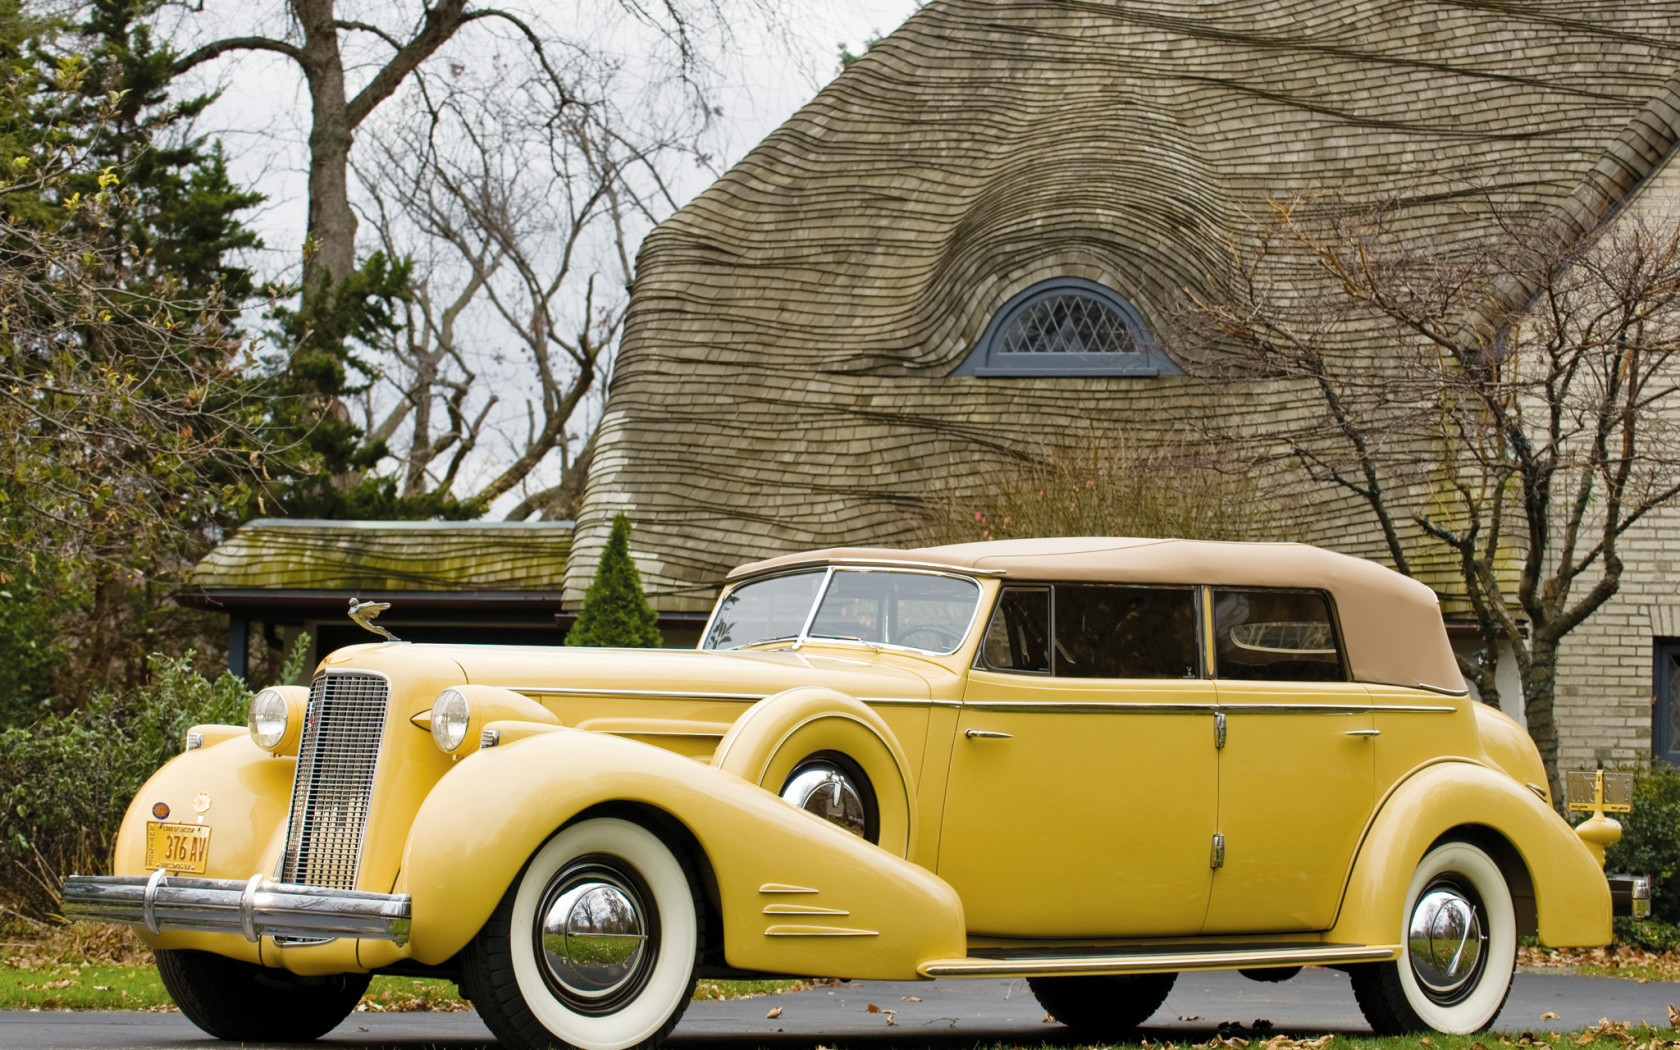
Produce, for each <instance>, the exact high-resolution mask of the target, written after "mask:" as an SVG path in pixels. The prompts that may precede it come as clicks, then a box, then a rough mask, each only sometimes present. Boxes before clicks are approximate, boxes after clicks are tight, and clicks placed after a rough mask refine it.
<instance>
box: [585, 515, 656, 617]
mask: <svg viewBox="0 0 1680 1050" xmlns="http://www.w3.org/2000/svg"><path fill="white" fill-rule="evenodd" d="M658 620H659V616H658V614H657V613H655V612H654V611H653V609H652V608H650V607H649V606H648V603H647V598H646V597H644V596H643V594H642V576H641V573H638V572H637V571H636V563H635V562H634V561H633V560H631V558H630V519H629V518H627V517H625V516H624V515H623V514H620V515H618V516H617V517H615V518H613V523H612V532H611V533H610V534H609V535H608V536H607V545H606V546H605V547H604V548H602V550H601V562H600V564H599V565H597V566H596V568H595V579H593V580H591V581H590V583H589V590H588V591H587V592H585V593H584V596H583V608H581V609H579V610H578V618H577V622H576V623H574V624H572V629H571V630H569V631H567V632H566V644H567V645H623V646H632V647H638V646H639V647H643V648H657V647H658V646H660V645H661V644H663V642H664V639H663V638H661V637H660V635H659V628H658V627H657V626H655V624H657V623H658Z"/></svg>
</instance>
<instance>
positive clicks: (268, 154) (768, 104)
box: [166, 0, 918, 277]
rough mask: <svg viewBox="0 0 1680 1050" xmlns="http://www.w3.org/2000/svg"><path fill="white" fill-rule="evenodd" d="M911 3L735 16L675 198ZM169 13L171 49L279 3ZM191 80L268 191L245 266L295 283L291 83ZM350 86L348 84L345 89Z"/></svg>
mask: <svg viewBox="0 0 1680 1050" xmlns="http://www.w3.org/2000/svg"><path fill="white" fill-rule="evenodd" d="M541 2H542V3H543V4H544V5H545V9H546V11H548V12H562V13H561V14H560V15H558V16H554V17H564V14H563V10H564V6H565V4H566V0H560V2H558V3H557V2H556V0H541ZM570 2H571V3H575V4H576V5H577V8H578V9H579V10H584V9H590V8H595V9H598V8H600V7H601V6H602V5H601V3H600V0H570ZM917 6H918V3H917V0H823V2H819V3H812V2H810V0H791V2H788V3H785V4H783V5H781V9H780V10H779V14H778V17H780V18H781V19H783V20H784V22H785V24H784V25H782V26H780V27H777V28H776V29H774V30H767V29H764V28H763V27H761V26H755V25H753V24H752V23H751V22H750V21H749V20H747V19H744V18H743V19H741V20H739V21H737V22H735V23H733V25H734V28H735V30H736V32H735V37H734V46H733V47H731V48H730V49H729V52H728V53H727V54H725V55H722V56H720V61H718V62H717V65H718V67H719V76H720V81H721V83H720V87H719V89H718V90H717V92H716V95H715V97H716V98H717V99H718V100H719V104H720V106H721V108H722V111H723V112H722V116H721V119H720V120H719V128H718V139H717V142H718V153H717V162H716V164H715V165H714V167H713V169H711V170H705V169H697V170H693V171H689V172H684V173H681V174H682V179H683V184H682V185H681V186H680V196H682V197H683V198H684V199H686V198H687V197H692V196H693V195H694V194H696V193H698V192H700V191H701V190H703V189H705V188H706V186H707V185H709V184H710V182H711V181H712V179H713V178H715V176H716V172H718V171H721V170H723V169H724V168H727V167H728V165H729V164H731V163H733V162H734V161H736V160H739V159H740V157H741V156H742V155H744V154H745V153H746V152H747V151H748V150H749V149H751V148H752V147H753V146H754V145H755V144H756V143H757V142H758V141H759V140H760V139H762V138H763V137H764V136H765V135H766V134H768V133H769V132H770V131H771V130H773V129H774V128H775V127H776V126H777V125H778V124H780V123H781V122H782V121H784V120H786V119H787V118H788V117H789V116H790V115H791V114H792V113H793V112H794V111H795V110H796V109H798V108H799V107H800V106H801V105H803V104H804V103H805V102H807V101H809V100H810V99H811V97H812V96H813V95H815V94H816V92H817V91H818V90H819V89H820V88H821V87H822V86H823V85H824V84H826V83H827V82H828V81H829V80H831V79H833V77H834V76H835V74H836V73H837V72H838V71H839V48H840V45H841V44H845V45H847V46H848V47H850V48H851V50H853V51H854V52H861V51H862V49H863V44H864V41H865V40H866V39H867V38H868V37H869V36H870V35H871V34H872V33H877V32H878V33H883V34H884V33H888V32H891V31H892V30H893V29H894V28H895V27H897V26H898V25H899V24H900V23H902V22H903V21H904V19H905V18H907V17H908V16H909V15H910V14H911V13H912V12H913V11H914V10H915V9H916V7H917ZM388 7H389V5H385V4H382V3H380V2H378V0H341V3H340V8H341V10H340V15H341V17H346V18H367V19H368V20H370V21H374V20H378V19H376V17H375V16H376V15H377V14H381V13H387V14H388ZM362 9H366V11H365V12H364V11H363V10H362ZM174 10H175V12H176V15H175V17H177V18H178V19H180V21H179V22H178V23H177V24H176V25H174V26H172V27H166V28H167V29H168V30H169V31H170V32H171V33H172V35H173V36H174V38H175V39H176V41H177V46H178V47H181V48H182V49H183V50H186V49H189V48H191V47H193V46H196V45H197V44H199V43H202V42H204V41H207V40H211V39H215V38H218V37H223V36H229V35H243V34H246V33H263V34H265V35H272V36H281V35H284V30H285V25H284V21H283V19H281V18H280V16H279V14H278V12H279V11H280V5H279V4H272V5H271V4H251V3H249V0H204V3H203V5H202V7H199V8H196V9H192V10H189V9H187V8H185V7H183V8H177V9H174ZM486 24H487V23H479V25H486ZM463 35H464V34H463ZM480 39H481V40H482V38H480ZM479 46H483V45H482V43H480V44H479ZM630 46H634V45H630ZM440 54H441V53H440ZM354 57H355V56H354V52H353V49H352V48H347V50H346V58H347V60H349V61H350V62H352V63H353V61H354ZM375 57H377V56H375ZM434 61H436V59H435V58H434ZM192 77H193V81H194V82H195V84H196V85H197V86H199V87H218V88H220V89H221V90H222V92H223V95H222V98H221V100H220V101H218V102H217V103H216V105H215V106H213V107H212V108H211V109H210V110H209V111H208V112H207V113H206V114H205V116H204V118H203V120H202V122H201V125H200V126H201V127H202V128H203V129H205V130H207V131H212V132H214V133H215V134H217V135H218V136H219V137H220V138H221V139H222V140H223V142H224V144H225V145H226V146H227V148H228V151H229V154H230V158H231V163H232V169H233V170H232V174H233V177H234V179H235V180H236V181H237V182H240V183H243V184H246V185H252V186H255V187H257V188H258V189H260V190H261V191H263V192H264V193H266V194H268V196H269V201H268V203H267V204H266V205H264V206H263V207H262V208H261V209H260V211H259V212H258V214H256V215H255V216H254V217H253V225H255V226H256V227H257V229H258V230H259V232H260V233H261V234H262V236H263V239H264V241H265V242H266V244H267V246H268V247H267V251H266V252H265V253H263V257H262V258H261V259H259V260H257V268H258V270H259V271H260V272H261V273H262V274H263V275H264V276H265V277H281V276H295V274H285V273H283V272H282V271H283V270H284V269H285V268H287V267H289V266H293V265H295V259H296V257H297V245H298V244H299V242H300V241H301V240H302V236H303V229H304V217H305V199H306V197H305V168H306V158H307V154H306V152H305V149H304V142H305V140H306V138H307V130H306V127H305V125H304V124H303V123H302V122H303V121H304V120H305V119H307V112H308V98H307V95H306V93H305V91H304V86H303V82H302V78H301V77H300V76H299V75H298V72H297V70H296V68H295V67H294V66H293V65H292V63H291V62H290V61H289V60H288V59H285V58H283V57H281V56H278V55H273V54H269V53H266V52H235V53H233V54H231V55H229V56H227V57H224V58H221V59H219V60H217V61H215V62H212V63H209V64H207V65H204V66H201V67H200V68H199V69H198V70H196V71H195V72H194V73H193V74H192ZM363 79H365V77H364V78H363ZM357 86H359V85H358V83H356V82H354V81H353V82H352V84H351V85H350V88H351V91H352V92H353V91H354V90H355V88H356V87H357ZM386 105H387V106H388V105H390V103H387V104H386ZM382 108H383V107H382Z"/></svg>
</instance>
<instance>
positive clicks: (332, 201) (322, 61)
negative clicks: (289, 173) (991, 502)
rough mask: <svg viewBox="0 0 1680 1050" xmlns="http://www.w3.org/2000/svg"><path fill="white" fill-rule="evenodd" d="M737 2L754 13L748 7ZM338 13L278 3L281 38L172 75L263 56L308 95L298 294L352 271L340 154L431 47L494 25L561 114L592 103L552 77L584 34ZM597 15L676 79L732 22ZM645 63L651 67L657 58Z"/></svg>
mask: <svg viewBox="0 0 1680 1050" xmlns="http://www.w3.org/2000/svg"><path fill="white" fill-rule="evenodd" d="M744 2H745V3H746V4H747V5H748V6H756V0H744ZM276 6H277V7H278V6H280V5H279V4H276ZM340 6H341V5H340V2H339V0H284V4H283V21H284V29H283V31H281V32H278V33H273V34H270V35H264V34H261V33H253V34H249V35H238V36H227V37H223V38H221V39H218V40H213V41H211V42H209V43H206V44H204V45H203V46H201V47H198V48H195V49H193V50H192V51H189V52H187V53H186V54H184V55H182V56H181V57H180V58H179V59H178V60H177V61H176V63H175V72H176V73H177V74H180V73H184V72H186V71H188V70H190V69H193V68H195V67H197V66H200V65H203V64H204V63H207V62H211V61H213V60H215V59H218V58H221V57H223V56H225V55H230V54H235V53H239V52H249V51H265V52H270V53H273V54H278V55H282V56H284V57H286V58H288V59H290V60H291V61H292V62H294V63H295V64H296V65H297V67H298V69H299V70H300V71H301V72H302V74H303V78H304V81H305V83H306V85H307V87H308V92H309V218H308V236H307V240H306V242H305V245H304V255H303V264H304V269H303V283H304V286H305V287H306V288H310V287H315V286H318V285H319V284H320V283H321V282H322V281H324V280H327V279H328V278H329V277H330V278H331V279H335V280H336V279H342V278H344V277H345V276H346V275H347V274H349V273H350V272H351V271H352V270H354V269H355V265H356V230H357V225H358V223H357V216H356V212H355V210H354V209H353V208H352V206H351V192H350V152H351V147H352V144H353V142H354V140H355V136H356V132H357V130H358V129H359V128H361V127H362V126H363V125H364V124H365V123H366V122H367V120H368V118H369V117H370V116H371V115H372V114H373V113H374V111H375V110H376V109H378V108H379V107H380V106H381V105H382V104H384V103H385V102H386V101H388V100H389V99H391V98H392V96H393V95H395V94H396V93H397V91H398V89H399V88H401V87H402V86H403V85H404V83H405V82H407V81H409V80H410V79H411V78H414V77H416V76H418V75H419V74H420V73H421V71H422V67H423V65H424V64H425V63H426V61H427V60H428V59H430V58H431V57H432V56H433V55H434V54H436V53H437V51H438V49H439V48H441V47H443V46H444V45H445V44H446V43H448V42H449V41H450V40H452V39H454V38H455V37H456V36H457V35H458V34H459V33H461V32H462V31H463V30H465V29H466V28H467V27H469V26H474V25H486V26H488V25H499V26H501V27H502V28H503V29H504V30H506V31H507V32H509V33H511V34H512V35H513V37H514V38H515V39H517V40H518V41H520V42H521V43H523V45H524V46H525V47H526V48H527V49H528V51H529V56H530V58H531V59H532V61H533V62H534V64H535V67H536V68H537V69H538V70H540V71H542V72H543V74H545V75H546V76H547V77H548V79H549V80H550V82H551V84H552V86H553V87H554V89H555V90H556V92H557V95H558V97H557V104H558V105H559V107H560V108H561V109H562V110H566V109H574V108H575V109H586V108H588V107H590V106H592V105H594V104H595V103H596V102H597V101H598V100H595V99H591V98H587V97H574V96H572V95H570V94H569V93H567V91H566V88H567V78H566V77H565V76H564V75H563V72H562V70H563V68H564V66H565V65H566V63H567V61H568V60H569V58H571V57H572V56H576V55H589V54H592V53H593V51H594V46H593V42H592V41H591V39H590V38H589V36H588V35H587V33H586V32H579V33H578V35H576V36H568V35H567V34H566V33H564V32H562V31H560V30H558V29H555V28H554V27H552V26H549V25H547V24H545V23H543V22H542V21H539V20H537V19H535V18H533V17H531V16H529V15H527V14H523V13H518V12H516V11H514V10H510V9H507V8H502V7H490V6H485V5H483V4H475V3H473V2H471V0H431V2H425V0H422V2H420V3H402V2H400V0H392V2H391V3H390V4H389V5H387V6H386V8H385V9H384V10H382V11H379V12H378V14H379V15H381V16H383V17H381V18H379V19H378V20H377V21H364V20H360V19H355V18H344V17H341V16H340V10H339V9H340ZM601 6H603V7H612V6H616V7H617V8H618V9H620V10H622V11H623V12H625V13H627V14H628V16H629V17H631V18H632V19H634V20H636V21H639V22H641V23H643V24H645V25H649V26H652V27H653V28H654V29H655V30H656V31H657V33H658V35H659V36H660V37H661V38H662V39H664V40H665V41H667V42H668V43H669V45H670V49H671V51H672V53H673V55H674V61H673V62H672V65H673V66H674V69H675V74H674V75H675V76H676V77H678V78H679V79H688V78H690V77H691V75H692V73H693V72H694V62H695V60H696V54H697V52H696V47H695V38H696V35H697V34H704V33H714V34H715V33H724V32H727V29H728V26H729V24H730V18H729V15H730V14H731V13H732V12H730V11H727V10H726V9H725V8H726V3H725V0H662V2H660V3H657V4H644V3H641V2H640V0H603V4H602V5H601ZM368 17H373V16H372V15H369V16H368ZM365 41H374V42H377V46H378V47H382V48H383V49H384V57H383V58H376V59H374V60H372V61H371V63H369V64H368V65H370V66H371V69H372V72H371V74H369V75H365V77H364V74H363V64H362V63H350V62H347V61H346V57H345V56H346V53H347V52H348V53H354V54H360V53H362V52H363V51H364V50H365V48H364V47H363V42H365ZM492 46H493V45H492ZM649 61H650V64H654V65H657V64H658V60H657V59H650V60H649ZM353 81H359V84H353ZM689 82H690V83H694V81H692V80H690V81H689ZM690 101H691V103H692V106H693V112H695V113H696V114H704V113H705V112H706V107H705V102H704V99H703V98H702V97H701V96H700V94H699V93H698V92H697V91H696V92H692V93H691V97H690Z"/></svg>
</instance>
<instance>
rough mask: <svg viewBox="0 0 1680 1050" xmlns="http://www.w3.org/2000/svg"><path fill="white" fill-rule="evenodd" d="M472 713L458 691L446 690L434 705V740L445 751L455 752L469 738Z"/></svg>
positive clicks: (440, 694) (465, 699)
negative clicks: (468, 724) (468, 731)
mask: <svg viewBox="0 0 1680 1050" xmlns="http://www.w3.org/2000/svg"><path fill="white" fill-rule="evenodd" d="M471 718H472V711H471V709H470V708H468V707H467V698H466V697H464V696H462V695H461V693H460V692H459V691H458V690H455V689H445V690H444V691H443V692H441V693H439V694H438V698H437V701H436V702H435V703H433V704H432V739H433V740H434V741H436V743H437V746H438V747H440V748H442V749H443V750H444V751H453V750H455V749H456V748H458V747H460V746H461V741H463V740H465V739H466V738H467V722H468V721H469V720H471Z"/></svg>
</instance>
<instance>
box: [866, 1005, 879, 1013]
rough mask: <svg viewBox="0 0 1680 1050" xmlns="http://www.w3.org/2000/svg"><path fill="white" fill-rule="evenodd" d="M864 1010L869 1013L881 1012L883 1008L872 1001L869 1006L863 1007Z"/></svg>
mask: <svg viewBox="0 0 1680 1050" xmlns="http://www.w3.org/2000/svg"><path fill="white" fill-rule="evenodd" d="M863 1012H864V1013H868V1014H878V1013H880V1012H881V1008H880V1007H879V1006H876V1005H875V1004H874V1003H870V1004H869V1005H868V1006H866V1007H864V1008H863Z"/></svg>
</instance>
